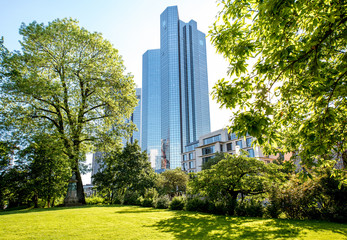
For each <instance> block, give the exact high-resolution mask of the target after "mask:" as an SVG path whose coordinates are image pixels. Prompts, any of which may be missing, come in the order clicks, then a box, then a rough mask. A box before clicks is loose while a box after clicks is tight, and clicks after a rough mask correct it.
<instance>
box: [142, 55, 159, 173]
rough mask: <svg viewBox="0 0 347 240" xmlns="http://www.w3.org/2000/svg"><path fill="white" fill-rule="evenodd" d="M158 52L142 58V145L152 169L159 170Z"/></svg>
mask: <svg viewBox="0 0 347 240" xmlns="http://www.w3.org/2000/svg"><path fill="white" fill-rule="evenodd" d="M160 140H161V91H160V50H159V49H155V50H148V51H147V52H145V54H143V56H142V144H141V148H142V149H143V150H147V153H148V155H149V160H150V161H151V165H152V167H153V168H155V169H156V170H157V169H161V152H160V151H161V145H160Z"/></svg>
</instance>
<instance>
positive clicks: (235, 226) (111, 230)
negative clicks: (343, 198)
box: [0, 206, 347, 240]
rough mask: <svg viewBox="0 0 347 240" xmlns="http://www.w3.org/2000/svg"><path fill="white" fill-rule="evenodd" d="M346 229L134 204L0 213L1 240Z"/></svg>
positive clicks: (326, 235) (309, 233)
mask: <svg viewBox="0 0 347 240" xmlns="http://www.w3.org/2000/svg"><path fill="white" fill-rule="evenodd" d="M346 236H347V225H346V224H337V223H329V222H320V221H294V220H283V219H277V220H276V219H261V218H240V217H225V216H215V215H209V214H201V213H192V212H184V211H168V210H157V209H152V208H141V207H135V206H93V207H90V206H85V207H75V208H54V209H38V210H35V209H34V210H18V211H11V212H2V213H0V239H165V240H166V239H217V238H218V239H315V240H316V239H333V240H338V239H347V237H346Z"/></svg>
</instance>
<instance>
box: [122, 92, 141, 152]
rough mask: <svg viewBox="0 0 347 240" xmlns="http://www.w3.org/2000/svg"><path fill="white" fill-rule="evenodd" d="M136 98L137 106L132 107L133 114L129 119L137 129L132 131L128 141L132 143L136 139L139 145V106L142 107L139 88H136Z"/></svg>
mask: <svg viewBox="0 0 347 240" xmlns="http://www.w3.org/2000/svg"><path fill="white" fill-rule="evenodd" d="M136 98H137V100H138V101H139V102H138V104H137V106H136V107H135V109H134V112H133V114H132V115H131V118H130V121H132V122H133V123H134V124H135V125H136V127H137V131H134V132H133V134H132V136H131V137H130V142H131V143H134V142H135V139H137V141H138V143H139V145H141V133H142V131H141V128H142V124H141V112H142V111H141V108H142V101H141V88H136ZM123 143H124V145H125V143H126V141H123Z"/></svg>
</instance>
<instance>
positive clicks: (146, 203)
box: [138, 196, 153, 207]
mask: <svg viewBox="0 0 347 240" xmlns="http://www.w3.org/2000/svg"><path fill="white" fill-rule="evenodd" d="M138 202H140V205H141V206H142V207H153V199H152V198H144V197H142V196H141V197H139V198H138Z"/></svg>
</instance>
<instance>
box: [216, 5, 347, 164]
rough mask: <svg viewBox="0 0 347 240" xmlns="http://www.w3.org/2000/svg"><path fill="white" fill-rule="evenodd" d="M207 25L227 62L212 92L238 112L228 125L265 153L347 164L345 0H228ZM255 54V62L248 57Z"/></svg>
mask: <svg viewBox="0 0 347 240" xmlns="http://www.w3.org/2000/svg"><path fill="white" fill-rule="evenodd" d="M218 2H219V4H220V6H221V11H220V12H219V14H218V15H219V16H218V19H217V21H216V22H215V23H214V25H213V28H212V29H211V31H210V35H211V39H212V43H213V44H214V46H215V47H216V49H217V52H219V53H221V54H222V55H223V56H224V57H225V58H226V60H227V61H228V62H229V64H230V69H229V72H228V74H229V75H230V76H234V75H236V77H235V78H234V79H233V80H231V81H228V80H225V79H221V80H219V82H218V83H217V84H216V85H215V86H214V91H213V97H214V98H215V99H217V101H218V102H219V103H221V105H222V106H225V107H226V108H228V109H231V110H233V111H234V115H233V118H232V122H231V124H232V125H231V127H230V131H232V132H235V133H237V134H238V135H245V134H246V133H249V134H250V135H252V136H254V137H256V139H257V143H258V144H260V145H262V146H263V149H264V150H265V151H266V152H268V153H277V152H282V153H286V152H292V151H298V154H299V156H300V157H301V159H302V161H303V162H304V163H306V164H309V165H310V164H312V163H313V162H314V160H315V159H317V158H323V159H326V160H327V159H331V158H332V157H337V158H338V157H342V158H343V160H344V163H345V165H347V154H346V149H347V142H346V135H347V129H346V127H345V126H346V125H347V85H346V84H345V83H346V78H347V70H346V69H347V57H346V45H347V38H346V31H347V24H346V23H347V7H346V4H345V2H344V1H343V2H341V1H339V0H331V1H320V0H314V1H282V0H264V1H253V0H240V1H233V0H226V1H218ZM252 59H253V61H251V60H252Z"/></svg>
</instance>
